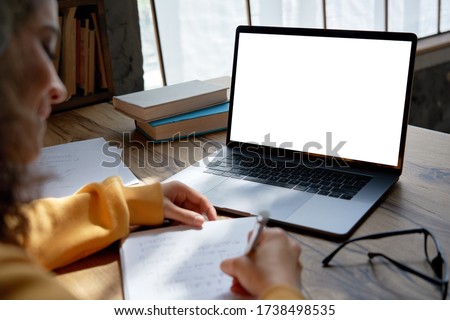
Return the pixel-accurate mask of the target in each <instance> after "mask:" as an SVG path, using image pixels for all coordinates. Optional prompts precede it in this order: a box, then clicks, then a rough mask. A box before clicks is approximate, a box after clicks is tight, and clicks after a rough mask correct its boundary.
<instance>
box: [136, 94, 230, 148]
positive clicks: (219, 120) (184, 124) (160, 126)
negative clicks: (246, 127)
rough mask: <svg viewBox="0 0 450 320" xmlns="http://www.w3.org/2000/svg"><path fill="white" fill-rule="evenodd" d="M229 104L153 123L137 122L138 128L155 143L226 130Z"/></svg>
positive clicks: (221, 104) (225, 103)
mask: <svg viewBox="0 0 450 320" xmlns="http://www.w3.org/2000/svg"><path fill="white" fill-rule="evenodd" d="M228 110H229V102H224V103H220V104H217V105H214V106H211V107H206V108H203V109H199V110H195V111H191V112H187V113H183V114H179V115H176V116H172V117H168V118H163V119H159V120H155V121H151V122H141V121H136V128H137V129H138V130H139V131H140V132H142V133H143V134H144V135H145V136H146V137H147V138H149V139H151V140H153V141H154V142H164V141H172V140H177V139H181V138H185V137H188V136H194V135H201V134H207V133H211V132H215V131H220V130H225V129H226V128H227V125H228Z"/></svg>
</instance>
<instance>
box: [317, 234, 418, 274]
mask: <svg viewBox="0 0 450 320" xmlns="http://www.w3.org/2000/svg"><path fill="white" fill-rule="evenodd" d="M423 232H424V229H423V228H419V229H409V230H401V231H390V232H383V233H376V234H370V235H367V236H363V237H359V238H354V239H350V240H347V241H345V242H342V243H341V244H340V245H339V247H337V248H336V249H335V250H334V251H333V252H331V253H330V254H329V255H328V256H326V257H325V259H323V260H322V266H324V267H326V266H328V264H329V263H330V261H331V259H333V258H334V256H335V255H336V254H337V253H338V252H339V251H340V250H341V249H342V248H343V247H345V246H346V245H347V244H349V243H352V242H355V241H359V240H375V239H380V238H386V237H392V236H398V235H403V234H410V233H423Z"/></svg>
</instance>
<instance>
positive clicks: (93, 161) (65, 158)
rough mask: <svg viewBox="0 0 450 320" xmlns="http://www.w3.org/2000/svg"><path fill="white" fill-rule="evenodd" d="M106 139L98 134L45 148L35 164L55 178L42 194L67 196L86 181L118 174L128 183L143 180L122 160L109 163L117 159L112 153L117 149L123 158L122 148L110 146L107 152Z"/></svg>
mask: <svg viewBox="0 0 450 320" xmlns="http://www.w3.org/2000/svg"><path fill="white" fill-rule="evenodd" d="M105 143H106V140H105V139H103V138H97V139H90V140H85V141H77V142H71V143H65V144H60V145H56V146H51V147H46V148H42V151H41V155H40V157H39V159H38V160H37V161H36V162H35V164H34V165H35V166H36V167H37V170H38V171H39V172H42V173H44V174H49V175H50V176H51V179H50V180H48V181H47V182H46V183H45V184H44V185H43V186H42V190H41V196H43V197H63V196H67V195H70V194H73V193H74V192H76V191H77V190H78V189H79V188H81V187H82V186H84V185H85V184H88V183H91V182H101V181H103V180H105V179H106V178H108V177H110V176H116V175H119V176H120V177H121V178H122V180H123V182H124V184H125V185H132V184H136V183H138V182H139V180H138V179H137V178H136V177H135V176H134V175H133V173H132V172H131V171H130V169H129V168H127V167H125V165H124V163H123V162H122V161H121V160H120V162H119V163H118V164H117V165H114V166H111V165H109V166H108V163H113V159H112V158H111V156H110V155H111V154H112V153H113V152H114V153H115V154H116V158H117V159H120V154H121V150H120V149H119V148H117V147H108V153H105V152H104V150H103V148H104V145H105ZM105 164H106V165H105Z"/></svg>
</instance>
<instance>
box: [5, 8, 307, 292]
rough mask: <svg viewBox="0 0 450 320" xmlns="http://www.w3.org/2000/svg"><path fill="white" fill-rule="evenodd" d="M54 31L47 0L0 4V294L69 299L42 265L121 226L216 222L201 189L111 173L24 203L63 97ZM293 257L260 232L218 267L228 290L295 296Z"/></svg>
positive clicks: (97, 245)
mask: <svg viewBox="0 0 450 320" xmlns="http://www.w3.org/2000/svg"><path fill="white" fill-rule="evenodd" d="M58 36H59V29H58V14H57V2H56V0H2V1H1V2H0V142H1V147H0V298H10V299H35V298H36V299H71V298H75V297H73V296H72V295H71V294H70V293H69V292H68V291H67V290H66V289H64V288H63V287H61V286H60V285H59V284H58V283H57V281H55V280H54V279H53V278H52V276H51V273H50V272H49V270H52V269H55V268H58V267H61V266H64V265H67V264H69V263H71V262H73V261H76V260H78V259H80V258H83V257H85V256H87V255H89V254H92V253H93V252H96V251H98V250H100V249H102V248H104V247H106V246H108V245H110V244H111V243H113V242H114V241H116V240H118V239H120V238H123V237H126V236H127V234H128V233H129V226H130V225H158V224H160V223H162V221H163V219H164V218H167V219H173V220H177V221H180V222H182V223H185V224H189V225H192V226H197V227H198V226H201V225H202V224H203V222H204V218H203V216H204V215H206V216H207V218H208V219H209V220H215V219H216V211H215V209H214V207H213V206H212V205H211V204H210V203H209V201H208V200H207V199H206V198H205V197H204V196H203V195H201V194H199V193H198V192H196V191H195V190H192V189H191V188H189V187H187V186H185V185H183V184H181V183H178V182H171V183H165V184H160V183H154V184H151V185H145V186H139V187H124V186H123V185H122V182H121V180H120V178H118V177H111V178H109V179H107V180H105V181H104V182H102V183H92V184H89V185H86V186H85V187H83V188H82V189H80V190H79V191H78V192H77V193H76V194H74V195H72V196H69V197H66V198H62V199H54V198H52V199H38V200H34V201H30V199H31V198H32V197H35V196H36V195H35V194H33V191H35V190H37V186H38V184H39V181H40V180H41V179H42V178H40V177H38V176H33V174H32V173H30V172H28V169H27V168H28V167H27V165H28V164H29V163H30V162H32V161H33V160H34V159H35V158H36V157H37V156H38V154H39V150H40V148H41V146H42V141H43V134H44V131H45V121H46V118H47V117H48V116H49V114H50V111H51V105H52V104H55V103H59V102H61V101H63V100H64V99H65V96H66V91H65V88H64V85H63V84H62V83H61V81H60V79H59V78H58V75H57V74H56V71H55V69H54V67H53V63H52V56H53V55H54V52H55V48H56V41H57V38H58ZM299 254H300V248H299V247H298V245H297V244H295V243H294V242H293V241H292V240H290V239H289V238H288V237H287V236H286V234H285V233H284V232H282V231H281V230H279V229H274V230H267V231H266V232H265V233H264V234H263V237H262V239H261V241H260V244H259V246H258V247H257V249H256V250H255V252H254V253H252V255H250V256H243V257H239V258H236V259H230V260H227V261H224V262H223V264H222V268H223V270H224V272H226V273H228V274H229V275H231V276H232V277H234V279H235V280H234V284H233V288H232V290H234V291H238V292H246V293H248V294H251V295H253V296H256V297H260V298H267V297H269V298H274V297H279V298H283V299H284V298H301V294H300V292H299V291H298V285H297V284H298V281H299V279H300V271H301V265H300V262H299Z"/></svg>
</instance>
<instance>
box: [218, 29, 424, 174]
mask: <svg viewBox="0 0 450 320" xmlns="http://www.w3.org/2000/svg"><path fill="white" fill-rule="evenodd" d="M242 33H256V34H280V35H292V36H316V37H336V38H355V39H378V40H396V41H408V42H410V43H411V52H410V61H409V70H408V78H407V85H406V94H405V103H404V110H403V123H402V128H401V137H400V147H399V154H398V161H397V165H395V166H391V165H384V164H379V163H373V162H366V161H359V160H352V159H347V158H335V157H330V156H326V155H320V154H314V153H307V152H302V151H294V150H288V149H279V148H276V147H268V146H263V145H257V144H251V143H244V142H240V141H233V140H231V138H230V137H231V130H232V125H233V124H232V119H233V107H234V101H233V100H234V90H235V80H236V79H235V77H236V70H237V64H238V59H239V57H238V51H239V40H240V34H242ZM416 47H417V36H416V35H415V34H414V33H408V32H383V31H359V30H335V29H326V30H324V29H309V28H293V27H268V26H238V27H237V28H236V35H235V45H234V56H233V69H232V76H231V86H230V108H229V116H228V131H227V138H226V145H227V147H230V148H233V149H236V148H237V149H238V150H240V151H245V150H251V152H252V153H258V154H261V155H265V156H266V155H273V156H277V157H279V156H280V155H282V157H284V158H286V159H289V160H291V159H292V160H293V161H299V160H302V161H303V160H304V159H307V161H308V163H327V164H328V163H335V164H336V163H337V164H342V163H345V164H346V165H348V166H350V167H357V168H370V169H375V170H383V171H389V172H391V171H392V172H395V173H397V174H400V173H401V171H402V168H403V161H404V153H405V144H406V133H407V127H408V117H409V106H410V103H411V94H412V83H413V77H414V62H415V53H416Z"/></svg>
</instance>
